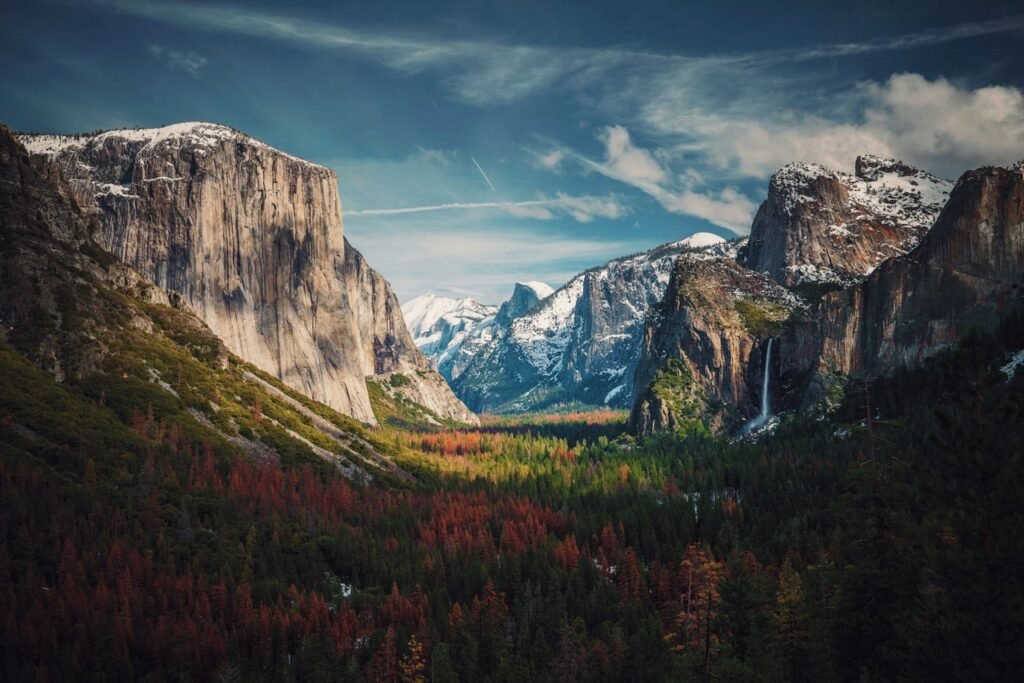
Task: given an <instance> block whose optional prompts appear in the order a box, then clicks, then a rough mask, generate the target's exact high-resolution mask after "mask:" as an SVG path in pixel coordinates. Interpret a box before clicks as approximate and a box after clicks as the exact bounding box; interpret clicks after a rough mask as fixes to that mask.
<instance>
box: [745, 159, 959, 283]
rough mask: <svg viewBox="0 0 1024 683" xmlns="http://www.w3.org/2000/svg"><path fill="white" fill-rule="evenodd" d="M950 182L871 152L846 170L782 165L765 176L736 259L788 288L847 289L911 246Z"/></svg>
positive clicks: (939, 205)
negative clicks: (762, 195)
mask: <svg viewBox="0 0 1024 683" xmlns="http://www.w3.org/2000/svg"><path fill="white" fill-rule="evenodd" d="M952 187H953V183H951V182H949V181H947V180H941V179H939V178H936V177H935V176H933V175H931V174H929V173H926V172H924V171H921V170H918V169H916V168H913V167H911V166H908V165H907V164H905V163H903V162H900V161H896V160H894V159H881V158H879V157H875V156H867V155H865V156H861V157H858V158H857V162H856V172H855V174H853V175H850V174H848V173H841V172H838V171H833V170H831V169H828V168H825V167H824V166H820V165H818V164H806V163H793V164H789V165H787V166H785V167H783V168H782V169H780V170H779V171H778V172H777V173H776V174H775V175H774V176H772V179H771V182H770V184H769V187H768V198H767V199H766V200H765V202H764V203H763V204H762V205H761V207H760V209H759V210H758V212H757V216H756V217H755V218H754V224H753V226H752V228H751V232H750V240H749V242H748V245H747V247H746V248H745V249H743V250H742V251H741V253H740V257H739V259H740V262H741V263H743V264H744V265H746V266H747V267H748V268H751V269H752V270H756V271H759V272H765V273H768V274H769V275H770V276H771V277H772V278H774V279H775V280H776V281H777V282H780V283H782V284H785V285H787V286H796V285H800V284H805V283H811V284H825V285H829V286H833V287H847V286H849V285H852V284H854V283H857V282H859V281H861V280H863V279H864V278H865V277H867V276H868V275H869V274H870V273H871V272H872V271H873V270H874V269H875V268H877V267H878V265H879V264H880V263H882V261H884V260H886V259H888V258H891V257H893V256H900V255H902V254H905V253H907V252H908V251H910V250H911V249H913V248H914V247H916V246H917V244H918V243H919V242H920V241H921V238H922V237H923V236H924V235H925V234H926V233H927V232H928V229H929V228H930V227H931V226H932V224H933V223H934V222H935V219H936V217H937V216H938V215H939V211H940V210H941V209H942V207H943V205H945V203H946V200H947V199H948V197H949V192H950V190H951V189H952Z"/></svg>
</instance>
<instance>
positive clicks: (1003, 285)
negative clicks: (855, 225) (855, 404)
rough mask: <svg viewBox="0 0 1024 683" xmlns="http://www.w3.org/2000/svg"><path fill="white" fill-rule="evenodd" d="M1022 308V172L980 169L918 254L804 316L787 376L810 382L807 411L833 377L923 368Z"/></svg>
mask: <svg viewBox="0 0 1024 683" xmlns="http://www.w3.org/2000/svg"><path fill="white" fill-rule="evenodd" d="M1022 306H1024V171H1022V167H1021V165H1020V164H1018V165H1017V166H1015V167H1013V168H1010V169H1006V168H993V167H987V168H980V169H977V170H973V171H969V172H967V173H965V174H964V175H963V176H962V177H961V178H960V180H959V181H958V182H957V184H956V186H955V188H954V189H953V192H952V193H951V195H950V198H949V201H948V202H947V204H946V205H945V207H944V208H943V210H942V213H941V214H940V215H939V217H938V219H937V220H936V222H935V225H934V227H932V229H931V230H930V231H929V232H928V234H927V236H926V237H925V238H924V239H923V240H922V241H921V243H920V245H919V246H918V247H917V248H916V249H914V250H913V251H911V252H910V253H908V254H907V255H906V256H903V257H899V258H894V259H890V260H888V261H886V262H885V263H883V264H882V265H881V266H880V267H879V268H878V269H877V270H875V271H874V272H873V273H872V274H871V275H870V276H869V277H868V278H867V279H866V280H864V281H863V282H861V283H859V284H858V285H856V286H854V287H852V288H849V289H846V290H843V291H840V292H833V293H831V294H828V295H826V296H825V297H824V298H823V299H822V300H821V301H820V302H819V303H818V304H816V305H815V306H814V307H813V308H811V309H809V310H808V311H807V312H806V313H805V314H803V315H801V316H799V317H798V319H797V320H796V321H795V322H794V324H793V326H792V327H791V328H789V329H788V330H786V332H785V334H783V335H782V337H781V341H782V344H781V348H780V361H781V366H780V372H781V373H782V374H783V375H784V376H785V377H786V378H787V380H788V381H789V383H791V384H793V385H796V386H799V385H801V384H802V383H803V382H805V381H806V382H808V388H807V390H806V392H805V393H804V394H803V395H801V396H800V397H799V398H800V402H801V403H803V404H806V403H807V402H808V401H814V400H818V399H819V398H821V397H822V395H823V394H824V392H825V391H826V390H827V386H828V384H829V380H830V378H834V377H837V376H838V377H852V378H855V379H856V378H859V377H863V376H878V375H884V374H886V373H888V372H890V371H892V370H893V369H895V368H897V367H900V366H914V365H917V364H919V363H920V362H921V361H923V360H924V359H925V358H927V357H928V356H929V355H931V354H933V353H935V352H936V351H938V350H940V349H943V348H947V347H949V346H952V345H955V344H956V343H958V342H959V341H960V340H961V339H962V338H963V336H964V335H965V334H966V333H967V332H968V331H969V330H971V329H977V330H981V331H993V330H995V329H996V328H997V327H998V325H999V323H1000V321H1002V320H1004V319H1005V318H1006V317H1007V316H1008V314H1010V313H1012V312H1019V311H1020V310H1021V308H1022Z"/></svg>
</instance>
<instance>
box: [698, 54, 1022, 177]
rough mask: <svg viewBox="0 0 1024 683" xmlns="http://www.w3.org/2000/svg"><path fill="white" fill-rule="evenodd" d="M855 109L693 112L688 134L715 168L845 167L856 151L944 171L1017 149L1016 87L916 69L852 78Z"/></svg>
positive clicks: (1018, 152)
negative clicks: (730, 114)
mask: <svg viewBox="0 0 1024 683" xmlns="http://www.w3.org/2000/svg"><path fill="white" fill-rule="evenodd" d="M848 99H849V106H850V107H852V108H854V109H856V110H857V111H858V114H857V115H856V116H855V118H854V120H853V121H850V122H842V123H837V122H835V121H831V120H828V119H825V118H823V117H821V116H810V115H803V116H801V115H799V114H798V113H796V112H784V113H783V114H782V115H779V116H777V117H775V119H774V120H771V119H770V120H757V121H755V120H752V119H729V118H725V117H717V116H704V117H693V118H691V120H690V124H691V129H690V130H691V135H690V137H691V139H693V140H696V141H697V143H698V144H697V148H698V149H700V150H703V151H704V152H705V153H706V154H707V156H708V158H709V159H710V160H711V161H712V162H713V163H714V164H716V165H717V166H718V167H719V168H723V169H724V168H728V169H731V170H733V171H735V172H736V173H739V174H741V175H745V176H753V177H763V176H767V175H768V174H770V173H772V172H773V171H775V170H776V169H778V168H779V167H780V166H782V165H784V164H786V163H789V162H791V161H813V162H817V163H821V164H825V165H826V166H830V167H832V168H838V169H846V170H849V169H851V168H852V166H853V161H854V159H855V158H856V157H857V155H859V154H864V153H871V154H879V155H883V156H893V157H897V158H900V159H903V160H904V161H907V162H909V163H911V164H914V165H917V166H920V167H922V168H925V169H927V170H931V171H933V172H935V173H939V174H941V175H945V176H949V177H957V176H959V175H960V174H961V173H962V172H963V171H965V170H967V169H969V168H974V167H977V166H980V165H984V164H1004V165H1005V164H1010V163H1012V162H1014V161H1015V160H1017V159H1020V158H1022V157H1024V93H1022V92H1021V91H1020V90H1019V89H1017V88H1012V87H1003V86H988V87H983V88H977V89H971V88H967V87H961V86H958V85H956V84H954V83H951V82H950V81H948V80H946V79H943V78H937V79H935V80H928V79H926V78H924V77H923V76H921V75H918V74H910V73H904V74H895V75H893V76H892V77H890V78H889V79H888V80H886V81H884V82H882V83H877V82H868V83H862V84H859V85H858V86H857V87H856V88H854V89H853V90H852V91H851V92H850V93H849V94H848Z"/></svg>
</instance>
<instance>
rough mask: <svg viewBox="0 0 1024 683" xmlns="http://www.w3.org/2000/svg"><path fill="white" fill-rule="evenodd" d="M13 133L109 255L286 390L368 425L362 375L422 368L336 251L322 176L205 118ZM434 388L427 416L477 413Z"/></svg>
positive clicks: (389, 297)
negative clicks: (65, 191) (69, 195)
mask: <svg viewBox="0 0 1024 683" xmlns="http://www.w3.org/2000/svg"><path fill="white" fill-rule="evenodd" d="M20 139H21V141H22V143H23V144H24V145H25V146H26V148H28V150H29V151H30V152H31V153H33V154H35V155H40V156H45V157H47V158H49V159H51V160H52V161H53V162H54V163H55V165H56V166H58V167H59V168H60V169H61V171H62V172H63V174H64V175H65V176H66V177H67V178H68V179H69V181H70V184H71V187H72V188H74V194H75V195H76V197H77V200H78V202H79V204H80V205H82V206H83V207H89V208H91V209H92V210H93V211H94V212H95V214H96V215H97V217H98V218H99V221H100V223H101V224H102V237H103V239H102V243H103V244H104V245H105V246H106V248H107V249H109V251H111V252H112V253H113V254H114V255H115V256H117V257H118V258H119V259H121V260H122V261H123V262H124V263H126V264H128V265H130V266H132V267H133V268H135V269H136V270H137V271H138V272H140V273H141V274H142V275H143V276H144V277H145V278H147V279H148V280H149V281H151V282H152V283H153V284H154V285H156V287H158V288H159V289H161V290H166V291H167V292H168V293H170V295H171V296H172V299H173V300H175V301H178V302H180V303H182V304H184V305H185V306H187V307H188V308H189V309H190V310H192V311H194V312H195V313H196V314H197V315H198V316H199V317H200V319H202V320H203V321H204V322H205V323H206V324H207V325H208V326H209V327H210V328H211V329H212V330H213V332H214V333H215V334H216V335H217V336H218V337H220V338H221V339H222V340H223V341H224V343H225V344H226V345H227V347H228V348H229V349H230V350H231V351H232V352H234V353H236V354H237V355H239V356H240V357H242V358H244V359H246V360H248V361H250V362H252V363H253V364H255V365H256V366H258V367H260V368H261V369H263V370H265V371H267V372H269V373H271V374H273V375H275V376H277V377H278V378H280V379H281V380H282V381H284V382H285V383H286V384H288V385H289V386H291V387H293V388H295V389H297V390H299V391H301V392H303V393H304V394H306V395H307V396H309V397H310V398H313V399H315V400H318V401H321V402H323V403H326V404H327V405H329V406H331V407H332V408H335V409H337V410H339V411H341V412H344V413H347V414H349V415H352V416H353V417H356V418H357V419H359V420H362V421H364V422H369V423H373V422H375V418H374V414H373V411H372V408H371V405H370V400H369V396H368V393H367V389H366V384H365V380H366V377H368V376H372V375H376V374H385V373H392V372H397V371H412V370H420V371H421V373H422V374H423V375H424V376H426V375H429V374H430V372H431V371H430V369H429V365H428V363H427V361H426V360H425V359H424V358H423V357H422V355H421V354H420V353H419V352H418V351H417V350H416V348H415V345H414V344H413V343H412V340H411V338H410V337H409V334H408V332H407V330H406V329H405V325H404V322H403V320H402V318H401V313H400V310H399V307H398V303H397V300H396V299H395V297H394V294H393V292H392V291H391V288H390V285H388V283H387V282H386V281H385V280H384V279H383V278H382V277H380V275H379V274H377V273H376V272H374V271H373V270H372V269H371V268H370V267H369V266H368V265H367V264H366V263H365V260H364V259H363V258H362V256H361V255H360V254H359V253H358V252H357V251H356V250H354V249H352V248H351V247H350V246H348V245H347V244H346V241H345V239H344V236H343V232H342V214H341V203H340V199H339V197H338V183H337V177H336V176H335V174H334V172H333V171H331V170H330V169H327V168H324V167H322V166H318V165H316V164H312V163H309V162H307V161H304V160H302V159H299V158H297V157H293V156H291V155H288V154H285V153H283V152H280V151H278V150H275V149H273V148H272V147H270V146H268V145H266V144H264V143H262V142H260V141H258V140H255V139H254V138H251V137H249V136H247V135H245V134H243V133H240V132H238V131H235V130H232V129H230V128H227V127H224V126H219V125H214V124H206V123H183V124H176V125H173V126H167V127H164V128H157V129H143V130H121V131H108V132H105V133H99V134H94V135H83V136H22V137H21V138H20ZM412 376H413V377H414V378H415V379H414V381H418V378H419V377H420V375H419V374H417V373H415V372H412ZM434 384H436V383H433V382H432V383H431V386H432V388H431V390H430V391H429V392H428V393H429V394H430V395H431V396H432V397H433V398H434V400H435V401H436V402H435V403H433V404H432V405H429V406H427V407H428V408H429V409H431V410H433V411H434V412H436V413H437V414H439V415H441V416H444V417H450V418H453V419H458V420H464V421H471V420H473V419H474V417H473V416H472V414H471V413H469V411H467V410H466V409H465V407H464V406H463V405H462V404H461V403H460V402H459V401H458V400H457V399H456V398H455V397H454V395H452V394H451V393H450V392H445V391H443V390H441V391H437V390H435V389H436V387H433V385H434Z"/></svg>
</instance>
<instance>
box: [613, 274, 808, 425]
mask: <svg viewBox="0 0 1024 683" xmlns="http://www.w3.org/2000/svg"><path fill="white" fill-rule="evenodd" d="M801 306H802V303H801V301H800V300H799V299H798V298H797V297H795V296H794V295H793V294H792V293H790V292H789V291H788V290H786V289H785V288H783V287H781V286H780V285H778V284H777V283H775V282H774V281H772V280H771V279H770V278H768V277H767V276H766V275H764V274H762V273H755V272H753V271H751V270H749V269H747V268H744V267H743V266H741V265H739V264H738V263H736V261H735V260H734V259H733V258H732V257H731V256H729V255H724V256H710V255H705V254H683V255H681V256H680V257H679V258H678V260H677V261H676V263H675V267H674V270H673V272H672V279H671V281H670V282H669V285H668V288H667V290H666V292H665V297H664V301H663V302H662V304H661V305H660V306H659V307H658V308H657V309H655V312H654V313H653V314H652V315H651V316H650V318H649V320H648V323H647V327H646V330H645V332H644V337H643V343H642V347H641V350H640V360H639V363H638V366H637V370H636V379H635V384H636V399H635V401H634V404H633V409H632V414H631V417H630V423H631V425H632V428H633V429H634V431H635V432H636V433H637V434H639V435H641V436H643V435H647V434H650V433H652V432H657V431H678V430H685V429H688V428H691V427H698V426H699V427H698V428H703V427H709V428H711V429H712V430H714V431H718V430H722V429H733V428H736V427H738V426H739V425H740V424H742V423H743V422H744V421H746V420H749V419H750V418H752V417H753V416H754V415H755V414H756V413H757V412H758V405H759V404H760V401H761V393H762V382H761V379H762V378H763V377H764V363H765V360H766V358H767V354H766V353H765V342H766V340H767V339H769V338H771V337H772V336H774V335H776V334H778V333H779V332H780V331H781V330H782V328H783V325H784V324H785V322H786V321H787V320H788V318H789V317H790V316H791V315H792V314H793V312H794V311H796V310H798V309H800V307H801ZM775 358H777V356H776V357H775ZM775 358H773V365H775V362H774V361H775ZM773 372H774V369H770V374H771V373H773Z"/></svg>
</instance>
